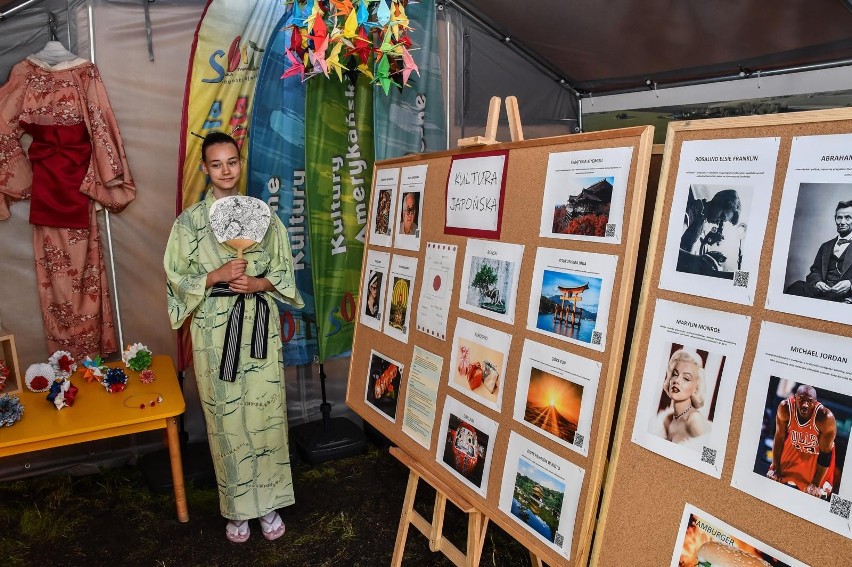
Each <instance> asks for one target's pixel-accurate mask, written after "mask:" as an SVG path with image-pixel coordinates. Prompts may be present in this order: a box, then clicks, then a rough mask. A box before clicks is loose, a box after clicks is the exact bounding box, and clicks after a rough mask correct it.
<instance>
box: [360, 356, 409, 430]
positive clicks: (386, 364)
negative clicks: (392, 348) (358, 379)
mask: <svg viewBox="0 0 852 567" xmlns="http://www.w3.org/2000/svg"><path fill="white" fill-rule="evenodd" d="M404 371H405V366H403V365H402V364H400V363H399V362H397V361H396V360H394V359H392V358H390V357H388V356H386V355H384V354H382V353H380V352H379V351H377V350H371V351H370V367H369V369H368V370H367V380H366V383H367V386H366V389H365V391H364V401H365V402H367V405H368V406H370V407H372V408H373V409H374V410H376V413H378V414H379V415H381V416H382V417H384V418H385V419H387V420H390V421H392V422H396V411H397V407H398V402H399V392H400V390H401V388H402V374H403V372H404Z"/></svg>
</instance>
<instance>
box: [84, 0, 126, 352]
mask: <svg viewBox="0 0 852 567" xmlns="http://www.w3.org/2000/svg"><path fill="white" fill-rule="evenodd" d="M86 4H87V12H88V17H89V54H90V55H91V61H92V63H95V7H94V0H88V1H87V2H86ZM95 64H97V63H95ZM103 211H104V228H106V240H107V248H108V249H109V284H108V285H110V287H111V288H112V301H113V307H114V309H115V328H116V331H118V352H121V350H122V349H123V348H124V326H123V325H122V324H121V307H120V305H119V302H118V282H116V280H115V256H114V254H115V249H114V248H113V245H112V226H111V225H110V216H109V211H108V210H106V209H104V210H103Z"/></svg>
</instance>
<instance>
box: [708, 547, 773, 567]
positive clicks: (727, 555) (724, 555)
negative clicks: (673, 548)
mask: <svg viewBox="0 0 852 567" xmlns="http://www.w3.org/2000/svg"><path fill="white" fill-rule="evenodd" d="M696 558H697V559H698V567H771V566H770V565H769V563H767V562H766V561H764V560H763V559H760V558H758V557H755V556H754V555H752V554H750V553H747V552H745V551H743V550H741V549H737V548H736V547H731V546H730V545H725V544H723V543H719V542H717V541H708V542H707V543H705V544H704V545H702V546H701V547H699V548H698V555H697V556H696Z"/></svg>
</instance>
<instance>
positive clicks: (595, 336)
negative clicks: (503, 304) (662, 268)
mask: <svg viewBox="0 0 852 567" xmlns="http://www.w3.org/2000/svg"><path fill="white" fill-rule="evenodd" d="M617 264H618V257H617V256H610V255H605V254H593V253H590V252H580V251H577V250H563V249H555V248H538V249H537V250H536V258H535V266H534V267H533V273H532V286H531V289H530V295H529V297H530V303H529V308H528V311H527V328H528V329H530V330H531V331H535V332H537V333H541V334H543V335H547V336H549V337H553V338H555V339H559V340H562V341H566V342H569V343H574V344H578V345H582V346H585V347H588V348H591V349H595V350H600V351H602V350H604V349H605V348H606V329H607V324H608V321H609V311H610V302H611V300H612V288H613V284H614V280H615V269H616V266H617Z"/></svg>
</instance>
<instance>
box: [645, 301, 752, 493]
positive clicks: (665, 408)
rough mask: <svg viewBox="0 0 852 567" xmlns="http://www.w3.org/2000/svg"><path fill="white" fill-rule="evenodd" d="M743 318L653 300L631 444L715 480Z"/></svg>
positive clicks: (722, 451)
mask: <svg viewBox="0 0 852 567" xmlns="http://www.w3.org/2000/svg"><path fill="white" fill-rule="evenodd" d="M749 323H750V319H749V317H746V316H745V315H737V314H734V313H725V312H722V311H715V310H711V309H704V308H700V307H694V306H692V305H685V304H680V303H674V302H671V301H665V300H657V304H656V307H655V310H654V320H653V322H652V324H651V325H652V326H651V337H650V340H649V341H648V354H647V358H646V359H645V365H644V368H645V370H644V373H643V375H642V389H641V391H640V394H639V402H638V407H637V409H636V421H635V423H634V425H633V437H632V440H633V442H634V443H636V444H637V445H640V446H642V447H644V448H646V449H648V450H649V451H653V452H654V453H657V454H658V455H661V456H663V457H666V458H668V459H671V460H673V461H676V462H678V463H680V464H682V465H684V466H687V467H690V468H692V469H695V470H697V471H700V472H703V473H705V474H708V475H710V476H713V477H715V478H721V474H722V467H723V465H724V462H725V451H726V447H727V443H728V429H729V427H730V421H731V406H732V403H733V396H734V391H735V390H736V384H737V378H738V376H739V372H740V366H741V364H742V358H743V352H744V349H745V344H746V339H747V337H748V329H749Z"/></svg>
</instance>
